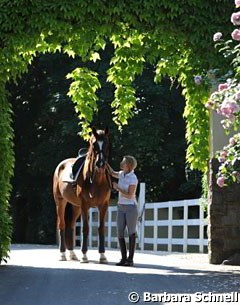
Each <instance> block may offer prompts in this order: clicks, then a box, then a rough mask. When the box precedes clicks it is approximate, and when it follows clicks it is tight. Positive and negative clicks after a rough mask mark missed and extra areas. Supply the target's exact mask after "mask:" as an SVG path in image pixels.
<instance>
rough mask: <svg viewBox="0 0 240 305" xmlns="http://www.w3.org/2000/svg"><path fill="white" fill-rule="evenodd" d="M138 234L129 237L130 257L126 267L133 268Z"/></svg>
mask: <svg viewBox="0 0 240 305" xmlns="http://www.w3.org/2000/svg"><path fill="white" fill-rule="evenodd" d="M135 244H136V234H135V233H133V234H132V235H131V236H129V255H128V258H127V260H126V263H125V266H133V256H134V252H135Z"/></svg>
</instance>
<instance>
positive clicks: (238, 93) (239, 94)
mask: <svg viewBox="0 0 240 305" xmlns="http://www.w3.org/2000/svg"><path fill="white" fill-rule="evenodd" d="M235 99H236V100H237V101H238V100H240V91H238V92H237V93H236V94H235Z"/></svg>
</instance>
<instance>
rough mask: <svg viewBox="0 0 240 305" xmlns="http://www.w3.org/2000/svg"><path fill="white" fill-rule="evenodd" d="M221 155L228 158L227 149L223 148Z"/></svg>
mask: <svg viewBox="0 0 240 305" xmlns="http://www.w3.org/2000/svg"><path fill="white" fill-rule="evenodd" d="M220 156H221V157H222V158H226V157H227V151H226V150H222V151H221V152H220Z"/></svg>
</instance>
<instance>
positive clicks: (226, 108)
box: [220, 99, 240, 119]
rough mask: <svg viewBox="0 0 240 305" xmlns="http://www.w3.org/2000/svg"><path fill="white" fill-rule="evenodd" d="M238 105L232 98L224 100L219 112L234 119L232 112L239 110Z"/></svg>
mask: <svg viewBox="0 0 240 305" xmlns="http://www.w3.org/2000/svg"><path fill="white" fill-rule="evenodd" d="M239 110H240V107H239V106H238V104H237V103H236V102H235V101H234V100H227V99H226V100H224V101H223V103H222V105H221V107H220V113H221V114H222V115H224V116H225V117H227V118H229V119H234V115H233V113H236V112H239Z"/></svg>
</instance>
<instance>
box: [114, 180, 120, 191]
mask: <svg viewBox="0 0 240 305" xmlns="http://www.w3.org/2000/svg"><path fill="white" fill-rule="evenodd" d="M113 188H114V190H116V191H119V187H118V184H117V183H116V182H113Z"/></svg>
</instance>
